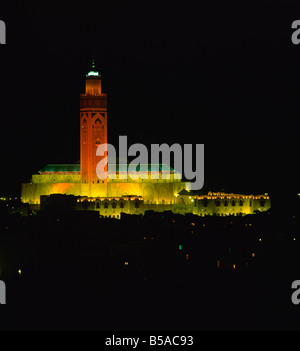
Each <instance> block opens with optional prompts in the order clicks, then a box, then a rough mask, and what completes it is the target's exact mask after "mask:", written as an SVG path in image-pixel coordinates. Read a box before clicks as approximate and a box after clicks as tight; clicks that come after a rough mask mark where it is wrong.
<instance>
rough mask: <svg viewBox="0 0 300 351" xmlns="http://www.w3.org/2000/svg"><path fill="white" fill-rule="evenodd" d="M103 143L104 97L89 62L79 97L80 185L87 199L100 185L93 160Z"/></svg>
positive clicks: (97, 75)
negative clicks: (83, 92)
mask: <svg viewBox="0 0 300 351" xmlns="http://www.w3.org/2000/svg"><path fill="white" fill-rule="evenodd" d="M103 143H105V144H106V143H107V94H104V93H102V87H101V75H100V74H99V72H98V71H97V70H96V68H95V62H94V60H93V61H92V68H91V70H90V71H89V72H88V74H87V75H86V78H85V94H80V164H81V183H82V185H83V184H88V185H89V187H86V186H83V188H85V189H86V191H85V192H88V194H86V195H89V196H93V194H92V190H91V189H94V188H95V186H93V184H98V183H102V181H101V180H100V179H99V178H98V177H97V174H96V167H97V164H98V162H99V161H100V160H101V157H100V156H96V149H97V147H98V146H99V145H100V144H103Z"/></svg>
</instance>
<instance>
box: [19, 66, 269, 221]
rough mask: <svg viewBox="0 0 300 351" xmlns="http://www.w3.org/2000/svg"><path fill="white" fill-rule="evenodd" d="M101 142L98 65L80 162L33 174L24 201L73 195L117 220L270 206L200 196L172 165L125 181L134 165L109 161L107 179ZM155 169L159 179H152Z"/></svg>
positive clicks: (83, 99) (84, 112) (103, 122)
mask: <svg viewBox="0 0 300 351" xmlns="http://www.w3.org/2000/svg"><path fill="white" fill-rule="evenodd" d="M101 144H107V94H105V93H103V92H102V87H101V75H100V74H99V72H98V71H97V70H96V68H95V64H94V61H93V63H92V68H91V70H90V71H89V73H88V74H87V75H86V78H85V93H84V94H81V95H80V164H79V163H77V164H49V165H46V166H45V167H44V168H43V169H41V170H40V171H39V172H38V174H33V175H32V178H31V181H30V182H29V183H24V184H22V190H21V198H22V202H24V203H29V204H30V205H31V206H32V207H33V208H36V209H39V208H40V206H41V205H42V202H43V200H45V199H46V198H49V196H50V195H52V194H65V195H73V197H74V199H75V201H76V209H78V210H80V209H85V210H86V209H88V210H95V211H98V212H99V214H100V216H101V217H112V218H120V217H121V213H128V214H144V212H145V211H146V210H153V211H159V212H163V211H172V212H173V213H181V214H187V213H192V214H197V215H200V216H204V215H219V216H224V215H238V214H242V215H244V214H251V213H255V212H256V211H266V210H268V209H269V208H270V198H269V196H268V195H267V194H264V195H240V194H228V193H216V192H209V193H208V194H206V195H199V194H195V193H194V192H192V191H190V183H189V182H185V181H183V180H182V176H181V174H180V173H179V172H177V171H176V170H174V169H173V168H171V167H170V166H169V165H166V164H157V165H148V176H146V177H145V174H144V173H145V172H143V177H139V178H138V179H132V178H131V177H130V175H127V177H125V179H123V178H124V177H122V176H121V177H120V175H121V173H122V172H123V171H124V170H125V171H126V172H127V169H128V164H127V163H125V164H118V165H116V172H115V171H114V172H112V165H110V164H109V163H108V165H107V178H106V179H105V180H101V179H99V178H98V176H97V174H96V167H97V164H98V163H99V162H100V161H101V159H103V157H102V156H97V155H96V150H97V148H98V146H99V145H101ZM137 167H140V166H139V165H138V166H137ZM153 168H155V170H156V171H157V172H158V173H159V179H152V178H151V170H153ZM143 169H144V168H143ZM136 170H137V171H139V168H137V169H136ZM165 172H168V173H169V174H170V177H169V179H164V178H165V177H163V174H164V173H165ZM52 196H53V195H52Z"/></svg>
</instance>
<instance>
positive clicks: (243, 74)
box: [0, 0, 300, 195]
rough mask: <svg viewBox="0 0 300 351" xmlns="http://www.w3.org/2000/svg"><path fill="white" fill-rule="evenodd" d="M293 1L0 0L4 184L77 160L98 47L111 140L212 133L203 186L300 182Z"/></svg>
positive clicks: (205, 139) (186, 138) (197, 137)
mask: <svg viewBox="0 0 300 351" xmlns="http://www.w3.org/2000/svg"><path fill="white" fill-rule="evenodd" d="M298 2H299V1H298ZM296 3H297V2H296V1H288V0H281V1H274V0H272V1H271V0H269V1H263V0H260V1H251V2H250V1H243V2H241V1H240V2H236V3H232V2H231V4H228V3H227V2H226V3H225V2H224V1H218V2H215V1H208V2H204V1H203V2H202V1H201V2H198V6H197V7H196V6H194V5H191V4H190V3H187V2H180V3H176V2H170V3H168V5H167V3H165V2H164V5H162V2H160V3H159V2H139V4H138V5H137V4H136V3H133V2H130V3H127V2H122V4H118V3H116V2H108V1H97V2H93V1H90V2H88V1H86V2H80V3H79V4H77V3H76V4H74V2H73V1H72V2H71V1H61V2H60V5H52V6H45V4H41V2H34V1H30V4H29V2H25V1H24V2H21V1H14V2H13V6H12V5H11V7H10V8H2V4H1V9H0V19H1V20H4V21H5V23H6V27H7V45H1V47H0V63H1V65H0V77H1V85H0V86H1V88H0V89H1V110H0V116H1V138H0V147H1V165H2V167H1V180H2V181H1V183H0V194H16V195H20V188H21V183H22V182H28V181H29V179H30V176H31V174H32V173H35V172H37V171H38V170H39V169H41V168H43V167H44V166H45V165H46V164H48V163H74V162H77V161H78V160H79V158H80V154H79V95H80V93H83V92H84V77H85V74H86V73H87V72H88V70H89V68H90V64H91V59H92V57H94V58H95V61H96V65H97V67H98V69H99V70H100V72H101V74H102V77H103V81H102V82H103V90H104V92H107V94H108V104H109V106H108V141H109V142H110V143H112V144H114V145H117V144H118V136H119V135H127V136H128V142H129V145H131V144H133V143H144V144H145V145H147V146H149V145H150V144H151V143H160V144H161V143H168V144H173V143H180V144H182V145H183V144H184V143H192V144H196V143H204V144H205V189H206V190H212V191H219V190H224V191H230V192H237V193H254V194H256V193H265V192H268V193H271V194H275V193H276V192H281V194H284V193H286V192H293V191H295V192H300V189H299V188H298V189H297V183H298V174H297V172H298V171H297V168H298V167H297V166H298V163H299V157H298V149H299V142H298V138H299V129H298V124H299V123H298V120H299V115H300V112H299V110H300V103H299V102H300V45H298V46H296V45H293V44H292V42H291V34H292V32H293V30H292V29H291V24H292V22H293V21H294V20H295V19H300V6H299V5H298V6H296ZM208 4H209V5H208ZM49 5H50V3H49Z"/></svg>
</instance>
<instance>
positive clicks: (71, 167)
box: [39, 163, 178, 173]
mask: <svg viewBox="0 0 300 351" xmlns="http://www.w3.org/2000/svg"><path fill="white" fill-rule="evenodd" d="M140 168H141V167H140V164H138V165H137V168H136V170H137V171H138V172H139V171H140ZM116 170H117V172H119V171H120V172H127V170H128V164H116ZM151 170H152V171H154V172H155V171H156V172H175V173H178V172H176V171H174V169H173V168H172V167H170V166H168V165H166V164H153V165H151V164H148V171H151ZM111 171H112V165H111V164H108V172H111ZM44 172H80V164H79V163H76V164H50V165H47V166H45V167H44V168H43V169H41V170H40V171H39V173H44Z"/></svg>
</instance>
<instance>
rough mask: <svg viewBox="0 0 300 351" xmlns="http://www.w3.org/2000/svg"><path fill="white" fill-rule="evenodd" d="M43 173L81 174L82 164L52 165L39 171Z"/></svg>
mask: <svg viewBox="0 0 300 351" xmlns="http://www.w3.org/2000/svg"><path fill="white" fill-rule="evenodd" d="M42 172H80V164H79V163H77V164H51V165H47V166H45V167H44V168H43V169H41V170H40V171H39V173H42Z"/></svg>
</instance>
